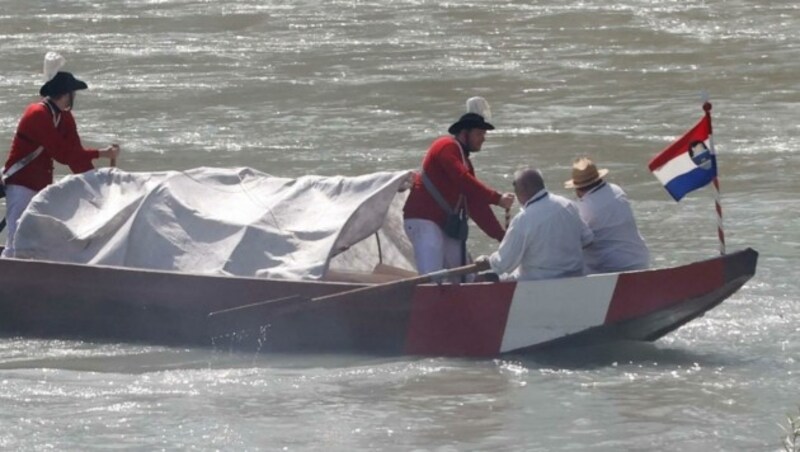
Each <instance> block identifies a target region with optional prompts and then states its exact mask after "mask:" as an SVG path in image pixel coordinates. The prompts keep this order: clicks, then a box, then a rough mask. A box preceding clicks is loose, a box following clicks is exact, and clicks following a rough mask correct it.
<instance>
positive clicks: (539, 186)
mask: <svg viewBox="0 0 800 452" xmlns="http://www.w3.org/2000/svg"><path fill="white" fill-rule="evenodd" d="M514 192H515V193H516V195H517V200H519V203H520V205H521V206H522V208H521V211H520V212H519V213H518V214H517V215H516V216H515V217H514V218H513V219H512V220H511V224H510V226H509V228H508V230H507V231H506V235H505V237H504V238H503V241H502V242H500V247H499V248H498V249H497V251H495V252H494V253H492V254H491V255H490V256H488V257H486V256H482V257H481V258H479V260H482V261H488V262H489V265H490V267H491V269H492V271H493V272H495V273H497V274H498V275H501V276H502V277H503V279H517V280H533V279H550V278H563V277H567V276H580V275H582V274H583V252H582V248H583V247H585V246H586V245H588V244H589V243H591V241H592V238H593V234H592V231H591V230H590V229H589V227H588V226H587V225H586V223H584V222H583V220H581V218H580V215H579V214H578V209H577V207H575V204H574V203H573V202H572V201H570V200H568V199H567V198H564V197H563V196H558V195H554V194H552V193H548V192H547V190H546V189H545V186H544V180H543V179H542V174H541V173H540V172H539V171H538V170H536V169H534V168H527V169H523V170H520V171H517V173H516V174H515V175H514Z"/></svg>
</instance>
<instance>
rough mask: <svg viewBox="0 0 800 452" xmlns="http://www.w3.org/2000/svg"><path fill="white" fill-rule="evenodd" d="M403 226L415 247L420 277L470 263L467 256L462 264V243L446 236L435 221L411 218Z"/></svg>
mask: <svg viewBox="0 0 800 452" xmlns="http://www.w3.org/2000/svg"><path fill="white" fill-rule="evenodd" d="M403 225H404V226H405V230H406V235H407V236H408V239H409V240H410V241H411V244H412V245H413V246H414V258H415V260H416V261H417V271H418V272H419V274H420V275H424V274H427V273H431V272H435V271H438V270H442V269H445V268H454V267H459V266H461V265H466V264H469V263H470V260H471V259H470V258H469V255H467V257H466V260H465V262H466V264H462V260H461V242H460V241H459V240H456V239H454V238H451V237H448V236H447V235H445V233H444V231H442V228H440V227H439V225H438V224H436V223H434V222H433V221H430V220H422V219H418V218H409V219H407V220H405V221H404V222H403Z"/></svg>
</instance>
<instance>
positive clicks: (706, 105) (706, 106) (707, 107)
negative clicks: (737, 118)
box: [703, 98, 725, 256]
mask: <svg viewBox="0 0 800 452" xmlns="http://www.w3.org/2000/svg"><path fill="white" fill-rule="evenodd" d="M703 111H705V112H706V116H707V117H708V128H709V130H708V145H709V147H710V148H711V153H712V154H714V156H715V158H716V155H717V150H716V149H715V148H714V131H713V129H712V126H711V102H709V101H708V99H707V98H706V99H705V102H703ZM717 163H719V161H718V160H717ZM718 175H719V164H717V174H715V175H714V178H713V179H712V180H711V183H712V184H714V205H715V207H716V210H717V237H719V254H720V255H723V256H724V255H725V229H724V228H723V226H722V195H721V193H720V189H719V177H718Z"/></svg>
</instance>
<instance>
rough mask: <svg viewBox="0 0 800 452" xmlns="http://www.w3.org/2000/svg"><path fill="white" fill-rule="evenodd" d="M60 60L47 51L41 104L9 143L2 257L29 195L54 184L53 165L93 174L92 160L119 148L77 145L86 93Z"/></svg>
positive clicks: (8, 250)
mask: <svg viewBox="0 0 800 452" xmlns="http://www.w3.org/2000/svg"><path fill="white" fill-rule="evenodd" d="M64 62H65V60H64V57H62V56H61V55H59V54H57V53H54V52H48V53H47V55H45V60H44V77H45V83H44V85H42V87H41V88H40V89H39V94H40V95H41V96H42V99H41V101H39V102H36V103H33V104H31V105H29V106H28V108H26V109H25V113H23V115H22V118H21V119H20V121H19V124H18V125H17V131H16V134H15V135H14V138H13V140H12V142H11V150H10V151H9V154H8V159H7V160H6V164H5V166H4V168H3V172H2V180H3V183H4V184H5V194H6V219H7V221H8V238H7V240H6V248H5V250H3V254H2V255H3V256H4V257H13V256H14V234H15V233H16V230H17V223H18V222H19V219H20V217H21V216H22V213H23V212H24V211H25V208H26V207H27V206H28V204H29V203H30V201H31V199H33V197H34V195H36V193H38V192H39V191H40V190H42V189H43V188H45V187H46V186H47V185H49V184H52V183H53V161H54V160H55V161H57V162H59V163H61V164H63V165H67V166H68V167H69V169H70V171H72V172H73V173H82V172H85V171H89V170H91V169H94V165H93V164H92V160H94V159H97V158H99V157H104V158H108V159H111V160H114V159H116V158H117V156H118V155H119V146H118V145H116V144H112V145H110V146H108V147H106V148H105V149H102V150H97V149H87V148H84V147H83V145H82V144H81V139H80V136H78V130H77V125H76V124H75V119H74V118H73V116H72V109H73V107H74V104H75V94H76V92H77V91H80V90H84V89H86V88H88V86H87V85H86V83H84V82H83V81H81V80H78V79H77V78H75V76H74V75H72V74H71V73H70V72H64V71H60V69H61V67H62V66H63V65H64Z"/></svg>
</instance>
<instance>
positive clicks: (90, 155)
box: [3, 100, 100, 191]
mask: <svg viewBox="0 0 800 452" xmlns="http://www.w3.org/2000/svg"><path fill="white" fill-rule="evenodd" d="M39 146H42V147H43V148H44V151H43V152H42V153H41V154H39V156H38V157H36V158H35V159H33V161H31V162H30V163H28V164H27V165H26V166H25V167H24V168H22V169H21V170H19V171H18V172H16V173H15V174H12V175H11V177H9V178H8V179H6V181H5V182H6V184H15V185H22V186H24V187H28V188H30V189H31V190H35V191H39V190H41V189H43V188H45V187H46V186H47V185H49V184H51V183H53V160H55V161H57V162H59V163H61V164H63V165H67V166H69V169H70V170H71V171H72V172H73V173H82V172H85V171H89V170H91V169H94V165H92V160H93V159H96V158H98V157H99V156H100V154H99V152H98V150H97V149H85V148H84V147H83V145H82V144H81V139H80V137H79V136H78V128H77V126H76V124H75V119H74V118H73V117H72V113H71V112H69V111H60V110H59V109H58V107H56V106H55V105H53V104H52V103H51V102H48V101H47V100H45V101H42V102H37V103H35V104H31V105H29V106H28V108H26V109H25V113H24V114H23V115H22V119H20V121H19V125H18V126H17V133H16V134H15V135H14V139H13V141H12V142H11V151H10V152H9V155H8V159H7V160H6V164H5V167H4V168H3V170H4V171H7V170H8V169H9V168H10V167H11V166H12V165H14V163H16V162H18V161H20V160H21V159H23V158H24V157H25V156H26V155H28V154H30V153H32V152H34V151H36V149H37V148H38V147H39Z"/></svg>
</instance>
